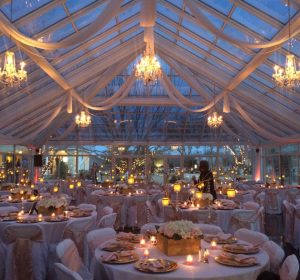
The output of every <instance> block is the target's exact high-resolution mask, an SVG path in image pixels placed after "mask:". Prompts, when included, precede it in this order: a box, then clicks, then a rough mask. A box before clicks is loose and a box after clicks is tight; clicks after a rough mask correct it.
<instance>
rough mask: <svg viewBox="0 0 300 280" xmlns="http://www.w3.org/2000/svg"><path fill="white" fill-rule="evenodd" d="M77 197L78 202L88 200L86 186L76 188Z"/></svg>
mask: <svg viewBox="0 0 300 280" xmlns="http://www.w3.org/2000/svg"><path fill="white" fill-rule="evenodd" d="M75 199H76V203H77V204H81V203H85V202H86V201H87V192H86V190H85V188H84V187H78V188H76V192H75Z"/></svg>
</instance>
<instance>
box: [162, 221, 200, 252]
mask: <svg viewBox="0 0 300 280" xmlns="http://www.w3.org/2000/svg"><path fill="white" fill-rule="evenodd" d="M201 238H202V232H201V230H200V229H199V228H198V227H197V225H195V224H193V223H192V222H191V221H185V220H180V221H173V222H168V223H165V224H163V225H161V226H160V228H159V230H158V235H157V246H158V248H159V249H160V250H161V251H162V252H164V253H165V254H166V255H167V256H179V255H187V254H197V253H198V251H199V248H200V247H201V243H200V239H201Z"/></svg>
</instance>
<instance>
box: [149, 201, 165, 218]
mask: <svg viewBox="0 0 300 280" xmlns="http://www.w3.org/2000/svg"><path fill="white" fill-rule="evenodd" d="M146 205H147V208H148V211H149V221H148V222H154V223H162V222H163V218H160V217H158V216H157V214H156V211H155V207H154V206H153V204H152V203H151V202H150V201H149V200H147V201H146Z"/></svg>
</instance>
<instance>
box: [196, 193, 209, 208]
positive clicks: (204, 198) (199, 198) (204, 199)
mask: <svg viewBox="0 0 300 280" xmlns="http://www.w3.org/2000/svg"><path fill="white" fill-rule="evenodd" d="M213 200H214V197H213V196H212V195H211V194H210V193H202V192H196V193H195V199H194V204H195V205H199V208H207V207H208V206H209V205H210V204H212V202H213Z"/></svg>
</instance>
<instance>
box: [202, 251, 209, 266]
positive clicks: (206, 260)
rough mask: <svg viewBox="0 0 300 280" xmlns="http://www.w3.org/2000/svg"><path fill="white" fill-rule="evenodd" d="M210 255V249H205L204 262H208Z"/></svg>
mask: <svg viewBox="0 0 300 280" xmlns="http://www.w3.org/2000/svg"><path fill="white" fill-rule="evenodd" d="M208 257H209V251H208V249H205V250H204V254H203V262H204V263H208Z"/></svg>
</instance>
